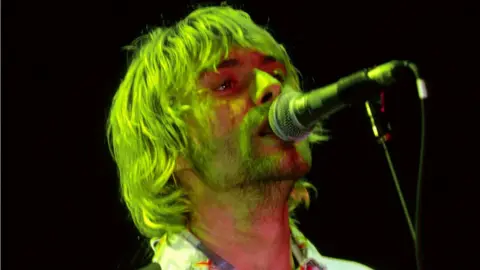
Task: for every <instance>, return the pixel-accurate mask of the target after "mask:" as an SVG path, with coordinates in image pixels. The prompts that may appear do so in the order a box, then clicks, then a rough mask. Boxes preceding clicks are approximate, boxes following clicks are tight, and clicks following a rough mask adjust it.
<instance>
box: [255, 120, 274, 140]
mask: <svg viewBox="0 0 480 270" xmlns="http://www.w3.org/2000/svg"><path fill="white" fill-rule="evenodd" d="M269 135H275V133H273V131H272V129H271V128H270V125H269V124H268V121H265V122H263V123H262V125H261V126H260V128H259V131H258V136H260V137H265V136H269Z"/></svg>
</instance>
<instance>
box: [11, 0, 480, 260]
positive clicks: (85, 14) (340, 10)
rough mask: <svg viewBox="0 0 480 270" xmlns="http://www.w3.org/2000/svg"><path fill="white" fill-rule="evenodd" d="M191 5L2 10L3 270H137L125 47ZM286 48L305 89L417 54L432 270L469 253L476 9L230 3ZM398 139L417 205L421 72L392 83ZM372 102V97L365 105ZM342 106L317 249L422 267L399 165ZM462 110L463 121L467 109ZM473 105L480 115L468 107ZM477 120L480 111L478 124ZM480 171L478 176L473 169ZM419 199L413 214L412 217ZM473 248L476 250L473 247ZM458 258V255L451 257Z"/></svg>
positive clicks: (306, 220)
mask: <svg viewBox="0 0 480 270" xmlns="http://www.w3.org/2000/svg"><path fill="white" fill-rule="evenodd" d="M196 3H205V2H193V1H190V2H186V1H161V0H157V1H147V0H139V1H126V0H122V1H93V0H87V1H63V2H58V3H57V2H55V1H52V0H49V1H9V2H6V3H5V2H4V3H3V7H2V21H3V23H2V26H3V27H2V41H3V42H2V56H3V59H2V60H3V61H2V66H3V68H2V79H3V80H2V87H3V91H2V92H3V93H2V94H3V99H2V109H3V115H2V116H3V125H2V128H3V134H2V135H3V150H4V153H3V161H4V164H3V165H2V167H3V170H4V171H3V172H4V174H3V176H4V181H3V184H4V186H6V188H4V189H3V194H2V196H3V202H4V203H3V204H2V205H3V206H4V207H3V214H4V215H3V226H2V229H3V240H5V242H4V243H2V245H3V251H5V253H4V255H3V256H2V257H3V263H4V265H3V266H4V267H6V269H36V268H46V269H129V267H134V266H137V267H138V266H140V265H142V264H144V263H146V261H145V260H142V256H141V255H139V254H141V253H142V252H140V253H139V252H138V251H139V250H141V246H142V242H143V240H142V239H141V238H140V237H138V234H137V232H136V231H135V228H134V227H133V225H132V224H131V223H130V222H129V221H128V217H127V212H126V210H125V209H124V208H123V205H122V204H121V203H120V199H119V196H118V185H117V178H116V169H115V165H114V163H113V161H112V159H111V158H110V155H109V153H108V149H107V147H106V140H105V119H106V115H107V112H108V107H109V105H110V101H111V98H112V96H113V94H114V92H115V90H116V87H117V86H118V85H119V82H120V80H121V79H122V76H123V74H124V72H125V71H126V68H127V59H126V53H125V52H124V51H122V50H121V47H122V46H124V45H128V44H129V43H130V42H131V41H132V40H133V39H134V38H136V37H137V36H139V35H140V34H141V33H144V32H145V31H147V29H148V28H149V27H153V26H156V25H162V24H164V23H165V24H167V25H168V24H171V23H173V22H175V21H176V20H178V19H180V18H182V17H183V16H185V15H187V14H188V13H189V12H190V11H191V10H192V4H196ZM230 3H231V4H234V5H235V6H237V7H240V8H242V9H244V10H246V11H247V12H249V13H250V14H251V16H252V18H253V19H254V20H255V21H256V22H257V23H259V24H262V25H267V24H268V26H269V28H270V29H271V31H272V32H273V34H274V36H275V37H276V38H277V39H278V40H279V41H280V42H282V43H284V44H285V45H286V47H287V50H288V51H289V52H290V54H291V56H292V58H293V61H294V64H295V65H296V66H297V68H298V69H299V70H300V71H301V72H302V74H303V76H304V88H305V89H312V88H315V87H320V86H323V85H325V84H327V83H331V82H334V81H336V80H337V79H339V78H341V77H342V76H345V75H348V74H350V73H352V72H354V71H357V70H359V69H362V68H366V67H370V66H373V65H377V64H381V63H384V62H387V61H389V60H392V59H406V60H411V61H413V62H415V63H417V64H418V66H419V68H420V71H421V74H422V75H423V76H424V78H425V79H426V81H427V85H428V87H429V90H430V91H431V92H430V94H431V98H430V99H429V100H428V102H427V103H426V108H427V149H426V150H427V151H426V161H425V170H424V172H425V174H424V175H425V176H424V189H423V191H424V192H423V193H422V195H423V199H422V201H423V211H422V213H423V215H422V238H421V240H422V243H423V248H424V252H425V257H424V263H425V269H474V268H475V267H473V268H470V267H469V268H464V267H465V266H466V265H467V263H468V261H469V260H470V259H472V258H474V256H473V251H474V250H475V246H474V245H473V241H470V240H471V239H472V233H473V232H474V229H473V228H474V226H473V225H471V222H472V221H473V217H474V213H478V210H477V209H478V208H476V207H475V206H474V205H472V203H473V197H474V194H475V192H474V189H473V188H472V185H473V180H475V179H478V177H476V176H475V175H474V174H473V171H474V168H475V165H476V164H477V163H478V162H477V161H478V158H477V153H478V150H477V145H476V143H475V138H476V136H477V135H476V132H475V124H474V123H475V122H472V120H471V118H472V119H474V118H475V117H474V116H476V115H477V113H476V106H474V105H473V106H470V105H466V104H467V101H474V103H475V94H474V93H475V90H476V88H478V87H477V86H476V85H475V84H473V83H472V84H470V83H469V82H466V81H464V80H461V79H462V78H463V79H464V78H467V77H468V75H469V74H468V70H472V69H469V68H467V64H466V63H475V59H476V57H477V52H476V51H475V50H476V48H477V46H476V45H475V42H476V40H475V39H476V37H475V36H476V35H478V27H477V25H478V23H477V22H476V21H475V18H476V16H478V12H477V10H476V9H475V8H474V7H473V5H472V6H467V5H463V4H461V3H458V2H457V3H452V2H449V3H446V4H445V5H444V6H440V5H439V4H438V3H426V2H425V3H420V2H418V3H417V4H415V5H413V4H407V2H401V1H398V2H388V3H387V2H383V3H381V2H379V3H374V2H369V3H364V1H358V2H357V3H354V4H351V3H349V2H347V1H340V2H335V3H330V2H327V1H322V2H317V1H311V2H310V1H290V2H281V1H231V2H230ZM475 33H477V34H475ZM388 90H389V91H387V94H386V98H387V104H386V109H387V116H388V119H389V121H390V123H391V126H392V140H391V141H390V142H389V144H388V145H389V148H390V150H391V155H392V158H393V161H394V164H395V168H396V171H397V174H398V176H399V179H400V183H401V186H402V189H403V192H404V195H405V198H406V200H407V203H408V206H409V208H410V209H411V210H413V209H414V205H415V188H416V172H417V167H418V151H419V119H420V114H419V108H418V99H417V97H416V89H415V86H414V81H413V80H411V79H410V80H408V79H406V80H405V81H403V82H400V83H399V84H398V85H397V86H395V87H392V89H388ZM360 105H361V104H360ZM360 105H359V106H353V107H352V108H350V109H347V110H344V111H342V112H340V113H339V114H337V115H335V116H334V117H332V119H331V120H330V121H328V122H327V127H328V128H329V129H330V130H331V132H332V137H333V138H332V140H331V141H330V142H328V143H326V144H323V145H320V146H317V147H315V149H314V168H313V169H312V171H311V173H310V174H309V175H308V178H309V179H310V180H311V181H312V182H313V183H314V184H315V185H316V186H317V188H318V190H319V196H318V198H317V199H316V200H314V202H313V205H312V206H311V208H310V209H309V210H308V211H305V210H300V211H299V214H298V215H299V219H300V222H301V225H300V228H301V229H302V230H303V231H304V233H305V234H306V235H307V236H308V237H309V238H310V239H311V241H312V242H313V243H315V245H316V246H317V248H318V249H319V250H320V252H321V253H324V254H326V255H329V256H333V257H342V258H347V259H352V260H357V261H360V262H363V263H365V264H367V265H370V266H372V267H374V268H375V269H414V267H415V266H414V251H413V244H412V240H411V238H410V235H409V233H408V227H407V223H406V220H405V217H404V216H403V212H402V209H401V206H400V202H399V199H398V196H397V194H396V191H395V187H394V183H393V180H392V177H391V174H390V172H389V170H388V166H387V163H386V161H385V157H384V155H383V151H382V148H381V146H380V145H378V144H377V143H376V142H375V139H374V138H373V135H372V132H371V128H370V126H369V123H368V121H367V118H366V115H365V111H364V109H363V107H362V106H360ZM457 115H461V117H459V116H457ZM469 116H473V117H470V118H469ZM477 123H478V121H477ZM471 172H472V173H471ZM412 213H413V211H411V214H412ZM471 245H473V246H471ZM456 254H459V255H456Z"/></svg>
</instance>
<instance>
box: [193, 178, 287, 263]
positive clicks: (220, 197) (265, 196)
mask: <svg viewBox="0 0 480 270" xmlns="http://www.w3.org/2000/svg"><path fill="white" fill-rule="evenodd" d="M292 186H293V181H283V182H276V183H271V186H267V187H265V186H264V187H263V188H256V189H255V190H256V191H248V192H246V191H245V190H244V191H233V192H232V191H229V192H228V193H221V194H219V193H218V192H212V191H211V190H209V189H208V188H206V187H203V188H199V189H196V194H197V196H195V199H194V200H192V203H193V208H194V209H193V212H192V215H191V219H190V223H189V227H190V230H191V231H192V233H193V234H195V235H196V236H197V237H198V238H199V239H200V240H202V242H203V244H204V245H205V246H206V247H207V248H209V249H210V250H211V251H213V252H215V253H216V254H218V255H219V256H221V257H222V258H223V259H224V260H226V261H227V262H229V263H230V264H232V265H233V266H235V268H236V269H240V270H244V269H245V270H250V269H252V270H253V269H255V270H256V269H271V268H272V266H273V265H275V269H278V270H283V269H285V270H286V269H292V265H291V264H292V261H291V248H290V226H289V215H288V204H287V199H288V196H289V194H290V190H291V188H292ZM200 190H201V191H202V192H198V191H200ZM259 190H262V191H261V192H260V191H259ZM240 198H241V199H240Z"/></svg>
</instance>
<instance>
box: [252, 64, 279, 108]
mask: <svg viewBox="0 0 480 270" xmlns="http://www.w3.org/2000/svg"><path fill="white" fill-rule="evenodd" d="M253 76H254V80H253V82H252V83H251V84H250V89H249V92H250V97H251V98H252V101H253V102H254V103H255V105H262V104H264V103H267V102H269V101H272V100H274V99H275V98H277V96H278V95H280V91H281V88H282V86H281V84H280V82H279V81H278V80H277V79H275V77H273V76H272V75H270V74H268V73H267V72H265V71H263V70H259V69H254V70H253Z"/></svg>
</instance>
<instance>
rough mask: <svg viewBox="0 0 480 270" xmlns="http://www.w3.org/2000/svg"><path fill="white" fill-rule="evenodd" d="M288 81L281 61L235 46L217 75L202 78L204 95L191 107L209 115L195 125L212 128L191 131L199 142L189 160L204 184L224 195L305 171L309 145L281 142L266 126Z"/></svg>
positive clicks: (302, 142)
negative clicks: (275, 102) (230, 190)
mask: <svg viewBox="0 0 480 270" xmlns="http://www.w3.org/2000/svg"><path fill="white" fill-rule="evenodd" d="M288 81H289V79H288V74H286V68H285V66H284V65H283V64H282V63H281V62H279V61H277V60H276V59H274V58H272V57H269V56H266V55H263V54H261V53H259V52H255V51H253V50H248V49H238V48H237V49H232V50H231V52H230V53H229V57H228V58H227V59H226V60H224V61H222V62H221V63H219V64H218V65H217V71H205V72H203V73H202V74H200V77H199V87H200V88H202V89H206V91H205V92H203V93H202V94H201V95H200V96H199V97H200V98H199V99H198V100H197V101H195V102H192V104H191V105H192V110H196V109H198V111H202V112H208V113H204V114H203V115H202V116H203V117H202V116H200V119H199V120H198V121H200V122H202V121H204V122H205V121H206V122H208V123H209V127H210V128H207V129H205V128H204V129H200V128H197V129H194V128H193V130H191V132H192V133H191V135H192V137H194V138H195V137H196V138H197V140H196V143H194V144H193V146H192V149H191V151H190V155H191V156H190V161H191V163H192V165H193V167H194V169H195V170H196V171H197V172H198V173H199V174H200V176H201V178H202V181H204V182H205V183H206V184H207V185H209V186H210V187H211V188H213V189H216V190H219V191H222V190H229V189H232V188H242V187H251V186H258V185H266V184H269V183H272V182H275V181H284V180H297V179H298V178H300V177H302V176H303V175H305V174H306V173H307V172H308V171H309V169H310V166H311V152H310V149H309V146H308V142H307V141H301V142H297V143H295V144H292V143H286V142H283V141H281V140H280V139H279V138H277V137H276V136H275V135H273V133H272V132H271V131H270V128H269V126H268V117H267V116H268V109H269V108H270V105H271V103H272V101H273V100H274V99H275V98H276V97H277V96H278V95H279V94H280V93H281V91H282V84H288ZM202 106H203V107H202ZM197 118H199V117H198V116H197ZM202 118H203V119H202ZM199 138H201V139H199ZM194 141H195V139H194Z"/></svg>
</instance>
